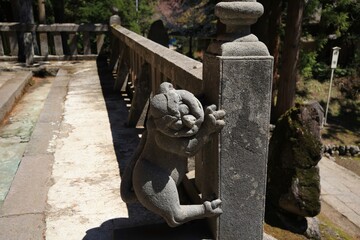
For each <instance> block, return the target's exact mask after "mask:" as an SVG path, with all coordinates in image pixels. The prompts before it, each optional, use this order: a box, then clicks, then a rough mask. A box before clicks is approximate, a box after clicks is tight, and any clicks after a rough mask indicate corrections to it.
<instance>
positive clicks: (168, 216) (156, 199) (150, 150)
mask: <svg viewBox="0 0 360 240" xmlns="http://www.w3.org/2000/svg"><path fill="white" fill-rule="evenodd" d="M224 116H225V112H224V111H222V110H219V111H216V106H215V105H212V106H209V107H207V108H206V109H205V111H204V110H203V107H202V105H201V103H200V102H199V101H198V99H197V98H196V97H195V96H194V95H193V94H191V93H190V92H188V91H185V90H175V89H174V88H173V86H172V85H171V84H170V83H166V82H165V83H162V84H161V85H160V93H159V94H157V95H155V96H154V97H153V98H152V99H151V100H150V109H149V113H148V119H147V123H146V131H145V132H144V134H143V136H142V140H141V143H140V145H139V147H138V149H137V151H136V153H135V154H134V156H133V158H132V159H131V161H130V163H129V165H128V166H127V168H126V169H125V173H124V175H123V177H122V182H121V197H122V199H123V200H124V201H125V202H127V203H131V202H134V201H136V200H138V201H139V202H140V203H141V204H142V205H143V206H145V207H146V208H147V209H149V210H150V211H152V212H154V213H156V214H159V215H160V216H162V217H163V218H164V219H165V220H166V222H167V223H168V225H169V226H172V227H175V226H178V225H180V224H183V223H185V222H187V221H190V220H193V219H198V218H205V217H211V216H216V215H219V214H221V213H222V210H221V209H220V207H219V206H220V204H221V201H220V200H219V199H215V200H213V201H205V202H204V203H203V204H194V205H181V204H180V200H179V195H178V191H177V186H178V185H179V183H180V182H181V181H182V179H183V177H184V176H185V173H186V171H187V158H188V157H190V156H193V155H195V153H196V152H197V151H198V150H200V148H201V147H202V146H203V145H204V144H205V143H206V142H207V141H208V140H209V136H210V135H211V134H213V133H217V132H219V131H220V130H221V129H222V127H223V126H224V124H225V123H224V121H223V118H224Z"/></svg>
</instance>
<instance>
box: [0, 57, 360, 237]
mask: <svg viewBox="0 0 360 240" xmlns="http://www.w3.org/2000/svg"><path fill="white" fill-rule="evenodd" d="M60 65H61V64H60ZM103 67H104V66H101V65H100V66H99V64H97V63H96V62H95V61H86V62H76V63H75V62H73V63H71V62H69V63H67V64H62V66H61V69H60V70H59V72H58V74H57V76H56V78H55V80H54V81H53V83H52V86H51V89H50V92H49V95H48V96H47V100H46V102H45V104H44V107H43V110H42V112H41V114H40V117H39V119H38V122H37V124H36V126H35V128H34V131H33V134H32V137H31V139H30V141H29V143H28V145H27V147H26V150H25V153H24V156H23V158H22V160H21V163H20V165H19V168H18V171H17V173H16V176H15V178H14V180H13V182H12V186H11V188H10V191H9V193H8V195H7V197H6V199H5V202H4V205H3V207H2V208H1V209H0V233H1V237H0V238H1V239H7V240H17V239H36V240H38V239H47V240H57V239H59V240H60V239H61V240H62V239H67V240H72V239H74V240H79V239H84V240H89V239H94V240H95V239H96V240H105V239H122V240H123V239H124V240H125V239H126V240H129V239H144V238H146V239H187V240H191V239H198V240H199V239H204V238H206V237H207V236H206V233H205V232H202V231H200V230H202V229H203V227H202V225H201V223H194V224H193V225H185V226H184V227H181V228H176V229H172V230H169V228H167V227H164V226H163V225H161V224H160V225H151V226H150V227H139V226H141V225H144V224H147V225H149V224H156V223H161V222H162V221H161V220H160V219H159V218H158V217H157V216H154V215H153V214H151V213H149V212H148V211H146V210H145V209H144V208H142V207H141V206H139V205H126V204H125V203H123V202H122V201H121V198H120V194H119V185H120V173H121V172H122V171H123V168H124V166H125V165H126V162H127V161H128V160H129V158H130V157H131V154H132V152H133V151H134V149H135V148H136V146H137V144H138V141H139V134H140V133H141V131H140V130H137V129H131V128H126V126H125V123H126V119H127V112H128V109H127V107H126V102H124V100H123V99H122V97H121V94H120V93H116V92H114V91H113V89H112V84H113V82H112V79H111V76H110V75H109V73H107V72H104V71H102V69H103ZM98 72H100V75H99V74H98ZM320 167H321V178H322V192H323V199H324V200H325V201H326V202H327V203H329V204H330V205H331V206H333V207H334V208H335V209H337V210H338V211H339V212H341V213H342V214H344V215H345V216H347V217H348V218H349V220H350V221H352V222H353V223H355V224H357V225H358V226H360V221H359V214H360V209H359V206H360V201H359V199H360V192H359V188H358V186H359V183H360V179H359V177H357V176H355V175H354V174H351V173H350V172H349V171H346V170H344V169H342V168H341V167H339V166H337V165H335V164H334V163H333V162H331V161H329V160H326V159H324V160H322V161H321V162H320ZM119 170H120V171H119ZM133 227H136V228H133ZM154 233H155V236H157V237H153V238H152V234H154ZM144 235H146V237H144ZM158 236H162V237H161V238H159V237H158Z"/></svg>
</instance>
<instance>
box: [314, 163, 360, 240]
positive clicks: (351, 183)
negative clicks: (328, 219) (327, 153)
mask: <svg viewBox="0 0 360 240" xmlns="http://www.w3.org/2000/svg"><path fill="white" fill-rule="evenodd" d="M319 166H320V178H321V193H322V194H321V197H322V199H323V201H325V202H326V203H327V204H329V205H330V206H332V207H333V208H334V209H335V210H337V211H338V212H340V213H341V214H342V215H343V216H345V217H346V218H347V219H349V220H350V222H352V223H354V224H355V225H356V226H358V227H360V177H359V176H358V175H356V174H355V173H353V172H351V171H349V170H347V169H345V168H344V167H342V166H339V165H338V164H336V163H335V162H334V161H332V160H330V159H328V158H325V157H324V158H323V159H322V160H321V161H320V162H319ZM358 236H359V239H360V232H359V233H358Z"/></svg>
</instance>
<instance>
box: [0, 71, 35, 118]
mask: <svg viewBox="0 0 360 240" xmlns="http://www.w3.org/2000/svg"><path fill="white" fill-rule="evenodd" d="M31 77H32V72H28V71H20V72H6V71H0V122H1V121H2V120H3V119H4V117H5V116H6V114H7V113H9V112H10V111H11V109H12V108H13V106H14V104H15V103H16V101H17V100H18V99H19V98H20V97H21V95H22V94H23V92H24V89H25V87H26V85H27V84H28V83H29V81H30V80H31Z"/></svg>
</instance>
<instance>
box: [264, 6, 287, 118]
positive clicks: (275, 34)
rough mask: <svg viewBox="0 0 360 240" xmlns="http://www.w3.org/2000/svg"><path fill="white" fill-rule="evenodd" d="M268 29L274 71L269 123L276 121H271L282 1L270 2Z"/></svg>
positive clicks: (275, 92)
mask: <svg viewBox="0 0 360 240" xmlns="http://www.w3.org/2000/svg"><path fill="white" fill-rule="evenodd" d="M269 8H270V9H269V23H268V24H269V27H268V29H267V30H268V45H267V46H268V48H269V52H270V55H272V56H273V57H274V70H273V84H272V96H271V116H272V118H271V122H274V121H276V119H273V117H274V110H275V99H276V95H277V91H278V83H279V54H280V28H281V16H282V11H283V1H282V0H272V1H271V4H270V6H269Z"/></svg>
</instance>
